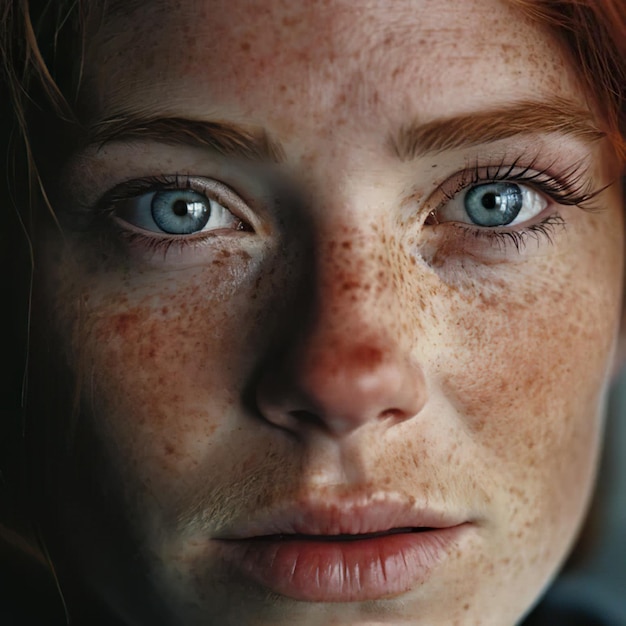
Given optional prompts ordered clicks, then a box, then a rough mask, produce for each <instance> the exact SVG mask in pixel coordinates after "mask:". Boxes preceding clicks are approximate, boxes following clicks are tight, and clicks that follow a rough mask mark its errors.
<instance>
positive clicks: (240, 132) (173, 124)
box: [88, 115, 285, 163]
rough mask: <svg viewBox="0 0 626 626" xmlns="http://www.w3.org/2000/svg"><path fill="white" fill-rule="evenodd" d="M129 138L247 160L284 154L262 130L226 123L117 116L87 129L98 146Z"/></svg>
mask: <svg viewBox="0 0 626 626" xmlns="http://www.w3.org/2000/svg"><path fill="white" fill-rule="evenodd" d="M133 139H148V140H153V141H158V142H160V143H166V144H174V145H178V144H182V145H189V146H193V147H201V148H209V149H211V150H214V151H215V152H217V153H219V154H222V155H224V156H229V157H236V158H240V159H245V160H250V161H271V162H274V163H280V162H281V161H283V160H284V157H285V152H284V149H283V147H282V146H281V144H280V143H279V142H277V141H275V140H273V139H272V138H271V137H270V136H269V135H268V133H267V132H266V131H265V130H264V129H262V128H246V127H242V126H238V125H236V124H231V123H229V122H212V121H203V120H193V119H186V118H181V117H154V118H150V117H148V118H138V117H134V116H125V115H119V116H115V117H110V118H107V119H105V120H103V121H101V122H98V123H97V124H94V125H93V126H92V127H91V128H90V129H89V131H88V142H89V143H92V144H98V145H100V146H103V145H105V144H106V143H109V142H111V141H128V140H133Z"/></svg>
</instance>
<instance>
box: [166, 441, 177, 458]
mask: <svg viewBox="0 0 626 626" xmlns="http://www.w3.org/2000/svg"><path fill="white" fill-rule="evenodd" d="M163 449H164V450H165V454H167V455H168V456H171V455H172V454H174V452H175V451H176V449H175V448H174V446H173V445H172V444H171V443H166V444H165V446H164V447H163Z"/></svg>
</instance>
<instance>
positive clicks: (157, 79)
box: [32, 0, 623, 626]
mask: <svg viewBox="0 0 626 626" xmlns="http://www.w3.org/2000/svg"><path fill="white" fill-rule="evenodd" d="M94 30H95V29H94ZM83 72H84V79H83V83H82V85H83V86H82V89H83V95H82V101H83V107H84V116H85V118H86V119H88V120H89V123H90V125H91V126H92V128H93V141H91V142H87V145H85V146H82V147H81V148H80V149H79V150H77V151H76V152H75V153H74V154H73V155H72V156H71V158H70V159H69V160H68V161H67V163H64V164H63V166H62V167H61V168H60V170H59V171H57V172H55V175H54V179H55V180H56V181H57V182H56V184H55V189H54V191H53V192H52V193H53V197H54V199H55V202H54V204H55V208H56V210H57V213H58V217H59V221H60V223H61V225H62V227H63V235H60V234H59V232H58V229H56V228H55V227H50V228H49V229H48V231H47V232H45V233H43V239H44V240H45V243H44V244H43V245H42V247H41V250H40V254H41V258H42V259H43V260H42V262H40V263H39V267H40V270H39V274H38V276H37V293H38V302H39V310H40V311H41V312H44V313H43V314H41V315H40V316H39V317H38V319H35V321H34V326H35V330H36V333H37V332H38V335H37V336H39V337H40V339H39V342H40V344H41V345H43V344H42V342H43V341H44V339H41V337H45V342H46V345H47V346H48V347H51V348H52V349H51V350H48V351H47V353H46V354H47V356H46V357H45V358H46V359H48V360H47V361H45V362H44V363H45V364H44V366H43V367H42V369H43V371H44V372H45V376H46V379H47V381H48V382H47V383H44V381H43V380H38V379H37V377H36V376H35V379H34V380H33V382H32V389H33V390H34V391H33V396H34V397H43V396H42V395H41V393H39V395H38V396H37V394H38V390H41V389H43V388H44V387H45V384H48V385H50V388H51V389H59V390H62V391H59V394H58V395H59V399H58V401H51V402H48V401H47V403H46V405H45V406H41V407H40V406H39V404H38V403H37V400H35V401H34V405H35V406H37V407H38V409H37V410H39V411H41V412H42V414H44V415H45V414H46V412H50V414H51V417H50V419H51V420H52V419H55V420H56V421H57V423H58V419H59V418H58V412H59V406H62V407H64V410H63V413H62V414H64V415H67V422H68V428H70V423H71V433H72V436H71V441H72V445H71V446H70V448H69V452H68V447H67V446H66V443H65V441H64V442H62V443H59V444H58V447H59V449H58V450H51V451H50V455H51V456H52V457H58V455H61V454H63V455H64V457H65V459H64V461H65V462H64V463H61V464H60V469H58V470H57V471H55V472H51V474H50V475H49V476H48V481H49V484H50V494H51V495H50V500H51V502H55V503H56V506H57V507H58V509H57V511H56V513H55V515H56V520H55V523H54V524H50V525H49V528H48V529H45V530H46V532H47V534H48V537H49V543H50V549H51V553H52V557H53V559H54V560H55V562H57V563H58V570H59V576H60V580H61V584H62V587H63V583H64V582H66V585H67V586H66V588H67V590H68V591H67V593H68V595H69V596H71V594H72V586H73V585H74V584H75V583H73V582H72V581H71V580H70V578H69V574H68V572H69V571H71V570H72V569H73V568H74V569H76V568H78V569H79V571H80V572H81V576H80V577H81V578H83V580H84V581H86V583H85V584H86V586H87V587H90V588H93V589H95V592H94V593H95V594H96V595H97V596H98V598H99V602H101V603H102V604H103V605H104V606H106V607H107V608H108V609H109V610H110V611H111V612H112V613H113V614H116V615H118V616H121V617H122V618H123V619H124V620H126V622H127V623H128V624H145V623H151V624H185V625H187V624H190V625H196V624H206V623H215V624H285V625H286V624H294V623H298V624H307V625H308V624H320V625H321V624H324V625H326V624H345V625H347V624H382V623H385V624H415V625H424V626H425V625H429V626H432V625H442V626H443V625H449V624H458V625H459V626H461V625H466V624H467V625H470V624H472V625H473V624H481V625H484V626H488V625H493V626H503V625H506V624H509V625H513V624H514V623H516V621H517V620H519V619H520V618H521V616H522V614H523V613H524V612H525V611H526V610H527V609H528V608H529V607H530V605H531V604H532V602H533V601H534V600H535V599H536V598H537V596H538V595H539V593H540V592H541V590H542V589H543V588H544V586H545V585H546V584H547V583H548V581H549V580H550V578H551V577H552V576H553V575H554V573H555V571H556V569H557V567H558V565H559V564H560V563H561V561H562V559H563V558H564V557H565V555H566V552H567V550H568V548H569V547H570V545H571V543H572V541H573V539H574V537H575V533H576V531H577V529H578V527H579V524H580V522H581V518H582V516H583V514H584V510H585V506H586V504H587V501H588V497H589V493H590V490H591V487H592V483H593V478H594V472H595V466H596V460H597V455H598V452H599V440H600V436H601V430H602V428H601V427H602V417H601V416H602V404H603V399H604V394H605V391H606V385H607V379H608V373H609V371H610V368H611V366H612V359H613V352H614V347H615V342H616V339H617V333H618V330H619V319H620V306H621V289H622V287H621V285H622V256H623V241H622V230H623V229H622V215H621V211H622V198H621V196H620V191H619V188H618V185H617V184H615V183H614V181H615V178H616V176H617V171H616V167H615V162H614V156H613V152H612V150H611V148H610V146H609V144H608V142H607V141H606V140H604V139H603V138H602V132H601V131H602V121H601V120H599V119H596V118H595V117H594V114H593V110H592V109H590V107H592V106H593V105H592V103H591V102H590V101H589V99H588V98H586V97H585V94H584V93H583V92H582V90H581V87H580V85H579V84H578V82H577V80H576V75H575V72H574V71H573V69H572V67H570V65H569V64H568V59H567V58H566V56H565V54H564V52H563V50H562V49H561V47H560V46H559V44H558V42H557V41H555V40H553V39H552V38H551V36H550V35H549V34H548V33H547V32H544V31H543V30H541V29H540V28H539V27H538V26H537V25H536V24H534V23H531V22H529V21H527V20H525V18H523V17H522V16H521V15H520V14H518V12H517V11H516V9H515V8H514V7H513V6H511V5H510V4H509V3H506V2H504V1H502V0H470V1H468V2H463V3H460V2H453V1H441V0H437V1H435V0H398V1H397V2H396V1H394V2H393V3H389V2H388V1H387V0H373V1H371V2H370V1H368V2H366V3H359V5H358V7H356V6H355V3H353V2H350V1H348V0H328V1H325V2H322V1H320V2H317V1H315V2H301V3H294V2H290V1H288V0H284V1H279V0H272V1H271V2H263V3H252V2H248V1H246V0H229V2H222V1H220V0H211V1H202V2H201V1H197V2H194V1H190V0H181V1H179V2H174V1H173V0H172V2H168V1H165V0H164V1H162V2H159V3H158V4H156V3H145V5H144V4H142V3H138V4H137V6H134V7H133V8H132V9H129V8H126V9H124V13H123V14H122V13H121V12H120V13H114V12H113V13H112V14H110V15H107V16H106V19H105V20H104V22H103V23H102V24H99V25H98V29H97V32H94V34H93V35H92V36H90V37H88V39H87V47H86V58H85V64H84V69H83ZM532 102H537V103H539V105H540V106H538V107H537V110H542V107H544V108H545V110H546V111H551V110H553V109H554V108H558V109H559V111H565V113H563V115H564V117H565V118H566V123H564V124H561V125H552V126H551V125H550V124H548V123H547V122H546V117H549V116H544V118H543V119H542V120H534V121H533V120H532V119H530V118H531V116H529V115H528V114H527V116H526V118H527V119H526V121H527V124H526V125H525V126H524V125H523V124H521V123H520V124H519V128H518V126H517V125H516V124H515V123H514V120H515V121H517V122H519V121H520V120H522V119H524V118H523V115H522V114H521V111H520V110H517V111H516V114H515V115H512V114H511V111H512V110H515V108H516V107H520V104H521V103H532ZM564 103H567V104H564ZM551 107H552V108H551ZM526 109H527V111H526V112H527V113H528V110H530V109H532V107H530V109H529V108H528V107H526ZM495 111H500V113H499V114H498V115H496V113H495ZM459 117H460V118H462V119H461V121H460V122H458V123H457V124H456V125H455V133H454V136H453V137H452V139H454V141H451V143H450V142H448V143H445V142H444V145H443V146H442V145H434V146H433V145H431V146H430V148H429V149H425V145H426V138H427V134H426V133H424V132H422V133H421V134H420V132H418V130H416V129H422V131H423V129H424V126H425V125H426V126H427V127H430V128H431V129H432V128H433V127H434V128H436V129H438V130H437V131H436V132H435V133H434V134H433V133H432V132H431V136H434V137H435V138H436V139H437V140H438V141H440V140H441V137H442V133H445V132H446V131H445V129H446V128H448V129H449V128H451V125H450V123H449V122H446V120H449V119H450V118H459ZM478 118H480V119H481V120H483V126H481V127H480V128H481V133H482V134H483V136H484V137H486V138H489V141H483V142H481V141H480V136H481V133H477V132H476V131H475V129H476V128H478V126H476V123H475V122H476V120H477V119H478ZM138 119H140V120H141V122H138ZM497 119H499V120H500V124H499V126H497V125H496V123H495V122H494V120H497ZM129 120H131V121H129ZM155 120H160V121H159V122H155ZM163 120H167V121H165V122H164V121H163ZM172 120H178V122H176V123H175V122H173V121H172ZM180 120H187V121H188V122H185V123H182V122H180ZM503 120H508V121H507V122H506V123H503ZM189 121H192V122H193V124H190V123H189ZM205 122H210V123H213V124H218V125H220V124H221V125H222V126H219V127H218V128H217V130H216V127H212V129H208V130H207V128H206V124H204V123H205ZM198 125H200V126H201V128H200V126H198ZM233 127H234V128H235V129H236V130H235V131H233ZM511 127H515V128H516V129H517V130H516V132H512V131H510V130H506V129H507V128H511ZM181 128H183V129H184V130H182V131H181V130H180V129H181ZM472 128H473V129H474V131H473V132H471V131H472ZM503 128H504V129H505V130H504V131H503ZM176 129H178V130H176ZM407 129H412V131H413V132H412V133H409V134H410V137H412V139H413V141H414V143H415V142H417V143H419V141H417V139H419V138H421V145H420V149H419V150H404V151H403V150H401V149H400V147H402V146H405V147H406V145H407V142H406V135H407ZM519 130H523V132H517V131H519ZM496 131H497V132H496ZM403 132H404V135H403ZM448 134H451V133H448ZM241 135H245V137H242V136H241ZM103 137H104V138H106V139H107V140H106V141H104V142H103V141H102V139H103ZM224 137H227V138H229V139H228V140H227V139H224ZM233 137H235V139H233ZM250 138H254V142H253V143H254V149H251V150H246V151H245V152H242V150H241V145H242V142H243V144H245V142H246V141H247V140H248V139H250ZM399 138H400V139H399ZM416 138H417V139H416ZM244 139H245V141H244ZM409 143H410V142H409ZM452 144H454V145H452ZM233 146H234V147H235V148H236V147H237V146H239V149H234V148H233ZM492 180H502V181H517V182H518V183H519V184H520V185H525V186H526V187H525V188H527V189H528V190H529V191H528V194H529V195H528V196H527V197H528V198H529V199H530V200H529V202H530V204H531V205H533V206H536V210H535V211H534V214H529V215H528V216H527V217H526V218H525V219H522V220H520V221H519V223H512V224H511V225H508V226H505V227H499V228H495V229H489V228H485V227H482V228H480V227H477V226H476V225H474V224H472V223H468V218H467V216H466V215H465V214H464V212H463V206H464V205H463V200H462V198H463V193H464V191H465V190H466V189H467V188H468V187H471V186H472V185H473V184H477V183H480V182H484V181H492ZM525 181H526V182H525ZM181 188H182V189H190V190H192V191H194V192H196V193H197V194H200V195H206V196H207V197H209V198H211V199H213V200H214V201H215V202H216V203H218V205H221V206H222V207H224V208H225V210H221V209H219V208H218V207H216V206H215V205H214V206H213V211H212V217H211V219H215V222H214V224H213V222H210V223H209V227H210V228H211V230H206V231H203V232H202V233H196V234H188V235H172V234H169V235H166V234H163V233H160V232H157V230H155V226H154V224H153V222H152V221H150V218H149V217H146V213H150V206H151V204H150V202H151V201H150V198H153V196H151V195H150V194H154V193H157V192H158V191H159V190H160V191H162V190H172V189H181ZM596 190H597V191H598V193H597V194H595V195H594V196H593V198H590V197H588V196H590V195H592V193H591V192H593V191H596ZM600 190H601V191H600ZM193 197H194V198H196V199H197V196H193ZM146 198H147V199H146ZM578 200H580V201H582V204H583V208H581V207H578V206H574V205H572V202H573V203H574V204H576V203H578V202H577V201H578ZM533 203H534V204H533ZM146 207H147V208H146ZM152 207H154V203H152ZM214 216H215V217H214ZM42 352H43V350H42ZM51 372H53V374H51ZM55 376H57V377H58V378H54V377H55ZM42 378H43V375H42ZM50 380H52V382H50ZM75 389H78V393H76V394H75ZM63 390H64V391H63ZM50 393H51V391H50V389H47V391H46V394H48V395H46V396H45V397H46V398H47V399H48V398H49V394H50ZM63 394H65V395H67V396H68V397H67V398H66V397H65V395H63ZM64 403H65V405H66V406H65V405H64ZM72 417H73V418H74V419H72ZM53 465H54V464H53ZM78 468H79V469H78ZM342 498H344V499H349V498H359V499H360V500H362V501H363V502H365V503H368V502H375V501H379V500H394V501H401V502H409V503H411V504H414V505H415V506H417V507H420V508H425V507H432V508H434V509H436V510H439V511H444V512H445V513H446V514H448V515H451V516H453V517H455V518H459V519H461V520H462V521H463V522H465V523H466V528H465V529H464V532H463V533H462V534H461V535H460V536H459V537H458V540H455V541H454V542H453V544H452V546H451V547H450V546H449V547H447V548H446V557H445V559H443V560H442V562H441V563H438V564H435V566H434V567H433V568H432V571H430V573H429V575H428V576H425V577H424V578H423V580H420V582H419V584H415V585H407V586H406V588H403V589H402V590H401V592H398V593H395V594H392V595H391V596H389V597H377V598H373V597H369V596H367V597H366V595H365V594H364V595H362V596H359V595H358V594H357V597H355V598H354V600H353V601H350V602H338V601H333V599H332V598H330V599H328V601H323V600H320V601H303V600H301V599H297V598H292V597H289V595H285V594H283V593H280V590H278V591H277V590H275V589H274V590H270V589H268V588H267V587H264V586H263V585H260V584H258V582H255V581H253V580H250V579H249V578H247V577H246V576H245V575H242V574H241V573H240V572H237V571H233V570H232V569H231V568H229V567H228V566H226V565H225V564H224V561H223V559H222V558H221V557H220V552H219V549H218V547H217V546H216V541H215V540H216V539H219V538H222V537H225V536H228V535H229V534H232V533H233V532H235V531H236V530H237V529H238V528H241V527H242V526H243V525H245V524H246V523H248V522H249V521H250V520H251V519H252V520H254V519H255V518H258V517H259V516H261V515H262V514H263V512H267V511H270V510H274V509H275V508H277V507H279V506H282V505H286V504H290V505H293V506H295V507H297V506H299V505H302V506H304V505H305V504H307V503H310V502H334V501H337V500H340V499H342ZM50 506H52V505H50Z"/></svg>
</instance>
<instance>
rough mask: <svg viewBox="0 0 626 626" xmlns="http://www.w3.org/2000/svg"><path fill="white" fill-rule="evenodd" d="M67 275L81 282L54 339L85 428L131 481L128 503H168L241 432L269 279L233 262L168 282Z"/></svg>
mask: <svg viewBox="0 0 626 626" xmlns="http://www.w3.org/2000/svg"><path fill="white" fill-rule="evenodd" d="M72 271H73V272H74V275H75V276H76V280H75V281H71V282H68V281H67V279H65V280H62V281H61V283H62V284H63V287H62V288H60V289H58V290H57V296H58V301H60V304H59V306H58V307H57V312H58V317H59V319H61V320H63V323H62V328H63V332H62V333H61V334H62V337H61V341H63V343H66V344H71V345H72V346H73V348H72V349H71V351H70V354H69V361H70V368H71V369H72V370H73V372H74V375H75V377H76V379H77V385H78V388H79V391H80V398H81V416H80V419H81V421H82V424H83V427H86V428H89V429H93V430H94V431H95V433H96V436H97V438H98V439H99V440H100V441H101V443H102V445H104V446H105V448H106V449H107V451H108V456H109V458H110V462H111V464H112V465H113V466H115V467H117V468H119V471H120V472H121V474H122V475H124V476H126V477H132V479H131V480H128V479H125V481H124V483H125V489H127V490H128V491H129V492H131V493H130V495H131V496H132V497H134V496H136V495H137V494H136V493H132V492H133V491H135V490H136V489H141V485H144V486H145V487H148V486H149V490H152V489H157V490H158V491H159V494H160V496H159V497H162V498H163V499H165V500H168V499H171V498H173V497H175V492H176V490H177V489H178V488H179V486H180V482H181V481H184V480H185V477H186V476H188V475H190V474H192V473H194V471H196V472H197V471H198V468H199V466H202V465H203V464H204V463H205V462H206V461H207V459H210V458H212V457H215V456H216V454H217V453H218V451H219V446H220V444H221V443H223V442H225V441H227V440H228V439H229V438H230V437H231V436H232V434H233V432H234V431H235V430H237V428H238V427H239V426H238V419H239V417H240V415H239V414H240V406H239V405H240V398H241V395H242V393H243V386H244V384H245V380H246V377H247V375H248V373H249V372H250V371H251V369H252V368H253V366H254V363H253V358H252V357H253V354H254V353H255V351H256V350H255V346H256V345H257V344H258V343H259V342H261V341H262V337H263V335H262V334H261V333H260V332H259V329H260V328H261V327H262V326H263V315H262V313H261V311H262V309H263V308H266V307H264V304H263V303H264V302H265V300H266V299H267V298H268V297H269V295H268V294H270V293H271V292H272V291H273V290H274V289H275V286H274V284H275V283H274V278H273V277H272V276H271V274H272V273H271V270H270V271H267V268H264V270H263V271H261V270H260V268H259V267H258V264H256V263H255V262H254V261H251V260H249V259H247V258H237V255H235V254H231V255H230V256H228V258H227V259H226V260H223V262H221V263H220V264H219V266H215V265H214V264H210V263H209V264H207V265H206V266H204V267H202V268H197V269H191V270H185V271H184V272H175V273H174V274H175V275H174V276H173V277H168V276H164V275H163V274H161V273H156V274H155V275H154V276H152V275H149V274H148V275H145V276H143V277H142V276H138V275H133V276H132V277H130V278H129V279H128V280H125V279H122V278H120V276H117V275H116V276H111V275H108V276H105V277H94V276H83V275H80V274H79V273H77V270H76V268H74V269H73V270H70V271H66V272H65V276H71V275H72V273H71V272H72ZM157 274H158V275H157ZM261 275H263V276H265V278H261ZM267 275H270V277H269V278H268V277H267ZM68 303H79V304H78V305H73V304H68ZM63 335H65V337H67V336H71V337H73V339H72V341H68V340H67V339H65V340H64V339H63ZM177 485H178V487H177Z"/></svg>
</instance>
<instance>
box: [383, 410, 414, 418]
mask: <svg viewBox="0 0 626 626" xmlns="http://www.w3.org/2000/svg"><path fill="white" fill-rule="evenodd" d="M406 416H407V415H406V413H405V411H403V410H402V409H387V410H386V411H383V412H382V413H381V414H380V416H379V417H380V419H387V418H389V419H404V418H405V417H406Z"/></svg>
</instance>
